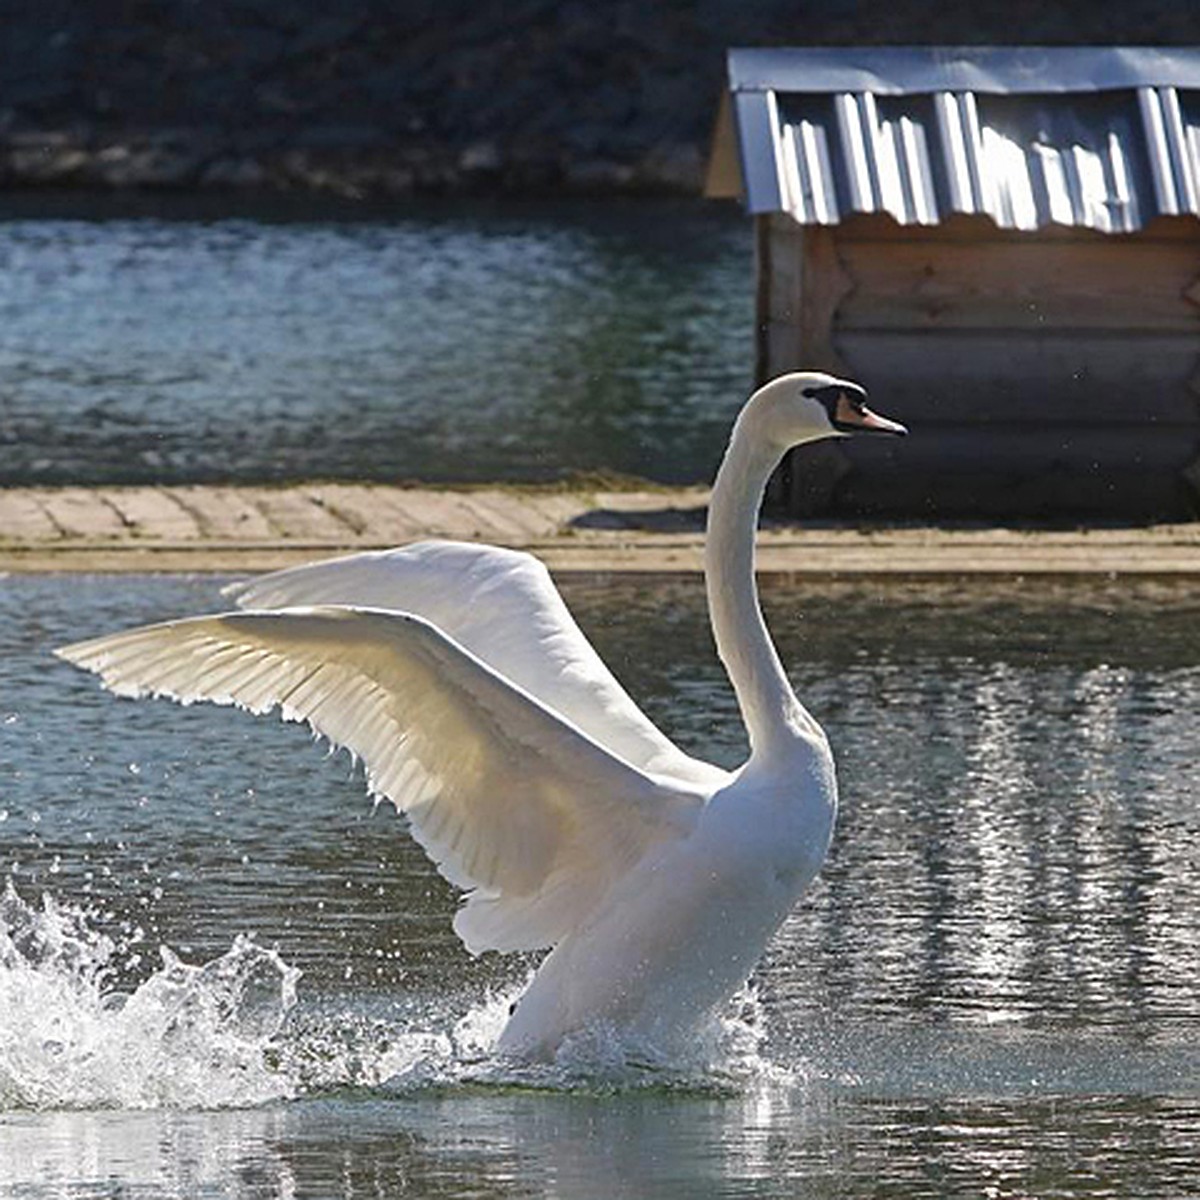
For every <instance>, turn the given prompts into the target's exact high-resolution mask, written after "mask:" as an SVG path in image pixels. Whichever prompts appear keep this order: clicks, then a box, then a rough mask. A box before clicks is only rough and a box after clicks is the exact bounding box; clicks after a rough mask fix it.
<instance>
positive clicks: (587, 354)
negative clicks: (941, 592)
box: [0, 199, 753, 485]
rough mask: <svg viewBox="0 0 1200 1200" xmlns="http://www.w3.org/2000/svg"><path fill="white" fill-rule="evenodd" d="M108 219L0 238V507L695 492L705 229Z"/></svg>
mask: <svg viewBox="0 0 1200 1200" xmlns="http://www.w3.org/2000/svg"><path fill="white" fill-rule="evenodd" d="M8 203H9V205H10V207H11V204H12V202H11V201H10V202H8ZM130 203H131V202H130V201H125V202H123V204H122V206H121V207H120V208H117V209H114V208H112V202H111V201H110V202H109V203H108V209H107V213H106V206H105V204H103V203H101V202H100V201H99V200H97V199H88V200H85V201H83V202H78V201H75V202H72V201H69V200H68V201H62V200H60V201H57V202H56V203H55V205H54V207H53V208H52V207H51V203H50V201H49V200H46V199H42V200H38V201H34V202H28V201H27V202H26V203H25V204H24V205H23V206H22V209H21V211H20V212H11V213H5V212H2V211H0V218H4V217H7V219H0V484H10V485H11V484H15V483H38V482H43V483H95V482H104V483H111V482H155V483H162V482H185V481H197V480H200V481H212V480H239V481H247V482H252V483H253V482H259V481H262V480H283V479H296V478H314V477H319V478H334V477H340V478H347V477H349V478H355V479H377V480H396V479H406V480H407V479H426V480H468V481H474V480H493V479H522V480H528V479H556V478H560V477H562V476H564V475H569V474H571V473H573V472H581V471H583V472H587V471H618V472H624V473H630V474H634V475H641V476H645V477H648V478H652V479H658V480H664V481H670V482H694V481H700V480H707V479H708V478H709V477H710V475H711V472H712V470H713V468H714V466H715V463H716V460H717V458H718V456H719V455H720V453H721V450H722V449H723V447H724V441H725V438H726V435H727V431H728V425H729V422H730V420H731V419H732V417H733V415H734V414H735V413H736V411H737V407H738V405H739V404H740V402H741V401H742V400H743V399H744V398H745V396H746V395H747V394H748V392H749V388H750V384H751V374H752V369H753V349H752V344H751V337H752V327H753V302H752V289H753V273H752V272H753V267H752V249H751V234H750V225H749V222H748V221H747V220H746V219H745V218H744V217H743V216H742V215H741V214H740V213H739V212H737V211H736V210H735V209H733V208H732V207H730V206H713V205H703V204H700V203H690V204H687V203H674V204H673V203H640V204H615V205H614V204H587V203H578V204H562V203H559V204H555V205H544V206H538V205H532V204H526V205H518V204H508V205H503V206H487V205H483V204H469V205H468V204H463V203H458V204H452V203H448V202H447V203H443V204H439V205H428V206H425V207H421V208H414V207H407V208H401V209H391V210H386V211H375V212H369V211H364V210H361V209H350V210H349V211H346V210H344V209H327V210H313V209H312V208H311V207H310V208H292V209H285V210H281V209H276V210H273V211H269V212H263V211H261V210H260V211H255V212H251V213H248V214H246V215H244V216H231V215H229V212H228V205H226V206H225V207H224V208H222V209H218V210H214V211H211V212H210V211H206V209H205V208H204V207H201V206H198V205H196V204H195V203H191V204H185V203H183V202H181V201H174V202H171V203H163V202H160V203H159V204H157V205H154V206H150V205H148V204H145V203H144V205H143V208H142V210H141V211H133V210H131V208H130Z"/></svg>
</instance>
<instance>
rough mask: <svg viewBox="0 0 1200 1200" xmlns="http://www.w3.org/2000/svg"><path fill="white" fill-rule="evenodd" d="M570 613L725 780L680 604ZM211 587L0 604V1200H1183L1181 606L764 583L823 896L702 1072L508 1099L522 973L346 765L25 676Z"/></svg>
mask: <svg viewBox="0 0 1200 1200" xmlns="http://www.w3.org/2000/svg"><path fill="white" fill-rule="evenodd" d="M566 591H567V595H568V600H569V602H570V603H571V604H572V606H573V607H574V608H575V610H576V611H577V613H578V614H579V615H580V618H581V620H582V622H583V624H584V625H585V627H586V628H587V630H588V631H589V633H590V634H591V635H592V636H593V638H594V640H595V641H596V643H597V645H598V647H599V648H600V649H601V651H602V653H604V655H605V656H606V657H607V659H608V660H609V661H610V662H611V663H612V664H613V665H614V667H615V669H616V670H617V672H618V674H620V675H621V677H622V678H623V679H624V680H625V681H626V683H627V684H628V686H629V687H630V689H631V690H632V691H633V693H634V694H635V695H636V696H637V697H638V698H639V699H640V700H641V701H642V702H643V703H644V704H645V707H646V708H647V710H648V711H649V712H650V713H651V714H652V715H653V716H654V717H655V718H656V719H657V720H659V721H660V722H661V723H662V724H663V725H664V726H665V727H666V728H667V729H668V730H670V731H671V732H672V733H673V734H674V735H675V736H676V737H677V738H678V740H679V741H680V742H681V743H683V744H684V745H685V746H686V747H687V748H688V749H690V750H692V751H694V752H697V753H702V754H706V755H708V756H710V757H712V758H714V759H717V760H720V761H722V762H726V763H730V762H734V761H736V760H737V758H738V756H739V754H740V753H741V751H742V746H743V743H742V735H741V732H740V729H739V727H738V722H737V716H736V709H735V707H734V705H733V701H732V697H731V695H730V694H729V691H728V688H727V686H726V684H725V682H724V679H723V677H722V675H721V673H720V671H719V668H718V666H717V664H716V663H715V661H714V659H713V655H712V651H711V647H710V643H709V640H708V635H707V630H706V625H705V619H704V609H703V601H702V594H701V590H700V586H699V584H698V583H693V582H678V581H665V580H664V581H651V582H650V584H649V585H648V584H647V582H646V581H638V582H636V583H630V582H620V581H604V580H596V581H591V582H587V581H576V582H572V583H571V584H570V585H569V586H568V587H567V589H566ZM216 593H217V581H211V580H204V579H184V578H177V577H175V578H129V579H115V578H100V577H97V578H72V579H49V578H10V579H6V580H3V581H2V583H0V644H3V645H4V646H5V648H6V653H5V655H4V656H3V658H2V659H0V813H2V814H3V819H2V820H0V869H3V871H4V872H5V874H6V875H7V876H9V877H10V878H11V879H12V880H13V882H14V884H15V888H16V893H15V895H11V896H10V897H9V898H8V900H6V901H4V908H3V909H0V915H2V916H3V919H4V920H3V927H4V929H5V931H6V932H5V934H4V935H3V936H0V1014H3V1016H2V1017H0V1194H4V1195H13V1196H20V1197H39V1198H41V1197H52V1196H53V1197H59V1196H63V1197H67V1196H69V1197H83V1196H87V1197H92V1196H105V1197H107V1196H117V1195H120V1196H125V1197H130V1196H136V1197H163V1196H179V1197H208V1196H213V1197H215V1196H237V1197H257V1196H276V1195H296V1196H322V1197H323V1196H343V1197H350V1196H361V1195H388V1196H391V1195H421V1196H463V1195H472V1196H508V1195H518V1196H520V1195H554V1196H568V1197H595V1196H629V1197H642V1196H651V1195H652V1196H680V1197H702V1196H721V1197H725V1196H728V1197H734V1196H738V1197H741V1196H745V1197H758V1196H763V1197H767V1196H770V1197H791V1196H818V1197H860V1196H861V1197H877V1196H896V1197H930V1198H935V1197H936V1198H941V1197H957V1196H963V1197H978V1196H1002V1197H1007V1196H1022V1197H1024V1196H1036V1197H1039V1198H1040V1197H1054V1196H1064V1197H1065V1196H1071V1197H1096V1196H1101V1197H1104V1196H1111V1197H1146V1198H1147V1200H1150V1198H1154V1200H1158V1198H1160V1197H1165V1196H1189V1195H1195V1194H1198V1193H1200V1156H1198V1154H1197V1146H1198V1145H1200V1048H1198V1044H1197V1039H1196V1036H1195V1031H1196V1028H1197V1020H1198V1018H1200V972H1198V970H1197V962H1198V954H1197V952H1198V950H1200V915H1198V914H1200V804H1198V800H1200V796H1198V788H1197V782H1198V779H1200V774H1198V772H1197V738H1196V729H1197V716H1198V714H1200V621H1198V619H1197V618H1198V616H1200V601H1198V600H1197V599H1196V597H1195V595H1194V592H1193V589H1192V587H1191V585H1189V584H1185V583H1180V584H1171V583H1153V582H1146V583H1117V582H1080V583H1075V584H1071V585H1066V584H1056V583H1048V582H1044V581H1043V582H1033V581H1031V582H1013V583H1007V584H980V583H976V584H971V585H969V586H964V585H959V584H923V585H889V586H879V585H875V584H851V583H845V584H823V585H805V584H796V583H790V584H788V583H778V584H775V585H773V586H771V587H770V588H769V589H768V590H767V593H766V601H767V606H768V609H769V611H770V615H771V618H772V622H773V627H774V629H775V630H776V632H777V635H778V638H779V642H780V645H781V649H782V652H783V657H784V660H785V662H787V663H788V664H789V667H790V670H791V673H792V676H793V679H794V682H795V683H796V685H797V690H798V692H799V693H800V695H801V696H802V698H803V699H804V700H805V701H806V702H807V703H808V705H809V707H810V708H811V709H812V711H813V712H814V713H815V714H816V715H817V716H818V717H819V718H820V719H821V721H822V722H823V723H824V725H825V727H826V729H827V730H828V732H829V734H830V737H831V740H832V742H833V744H834V747H835V751H836V753H837V756H838V761H839V770H840V778H841V784H842V793H843V807H842V812H841V816H840V820H839V827H838V832H837V835H836V838H835V842H834V846H833V850H832V853H831V856H830V859H829V861H828V863H827V865H826V868H825V870H824V871H823V873H822V875H821V877H820V879H819V880H818V883H817V884H816V886H815V887H814V888H813V890H812V891H811V893H810V894H809V896H808V897H807V898H806V899H805V900H804V901H803V902H802V903H801V905H800V906H799V907H798V908H797V910H796V911H795V913H794V914H793V916H792V918H791V919H790V920H789V921H788V922H787V924H786V925H785V927H784V928H783V930H782V931H781V932H780V934H779V936H778V937H777V938H776V940H775V942H774V943H773V945H772V947H771V950H770V952H769V954H768V956H767V958H766V960H765V961H764V962H763V964H762V966H761V968H760V969H759V971H758V972H757V974H756V977H755V980H754V986H753V991H752V993H750V994H748V995H746V996H743V997H741V998H740V999H739V1001H738V1003H737V1005H736V1006H735V1011H733V1012H731V1013H730V1014H728V1015H727V1020H726V1022H725V1026H724V1031H723V1033H722V1039H723V1040H720V1041H719V1043H718V1045H717V1050H716V1051H715V1052H714V1054H713V1055H710V1056H709V1058H708V1059H707V1060H706V1061H705V1062H703V1063H699V1062H697V1063H687V1064H680V1069H679V1071H678V1072H677V1073H671V1074H666V1075H664V1074H662V1073H661V1072H660V1073H657V1074H655V1073H647V1072H644V1071H638V1070H636V1069H633V1068H622V1067H619V1066H613V1065H610V1067H605V1066H604V1064H600V1065H599V1066H598V1067H597V1066H593V1067H592V1068H590V1069H588V1070H582V1069H579V1068H578V1064H576V1065H575V1068H571V1067H569V1066H567V1067H563V1068H561V1069H559V1070H556V1071H552V1072H549V1073H548V1074H546V1075H544V1076H538V1077H528V1076H514V1075H512V1074H511V1073H510V1074H505V1073H504V1072H503V1071H498V1070H496V1069H495V1068H494V1066H493V1065H491V1063H490V1061H489V1058H488V1053H487V1046H488V1039H489V1037H491V1036H494V1033H495V1031H496V1029H497V1028H498V1025H499V1023H500V1022H501V1021H502V1020H503V1016H504V1012H505V1008H506V1005H507V1002H508V998H509V997H510V996H511V994H512V992H513V990H514V989H515V988H517V987H519V986H520V983H521V981H522V980H523V979H524V977H525V972H526V970H527V967H528V964H527V963H524V962H515V963H514V962H510V961H506V960H501V959H498V958H497V957H496V956H486V957H484V958H482V959H478V960H472V959H470V958H468V957H467V956H466V955H465V953H463V952H462V950H461V948H460V947H459V946H458V944H457V943H456V942H455V940H454V939H453V936H452V934H451V933H450V931H449V922H450V917H451V915H452V912H453V906H454V897H453V895H452V894H451V891H450V889H449V888H448V887H446V886H445V885H444V884H443V883H442V882H441V881H440V880H439V879H438V878H437V877H436V876H435V875H434V873H433V872H432V870H431V869H430V868H429V867H428V865H427V864H426V863H425V861H424V859H423V857H422V856H421V854H420V852H419V851H417V850H416V849H414V847H413V846H412V843H411V842H410V841H409V840H408V839H407V837H406V835H405V833H404V831H403V825H402V823H401V822H400V821H399V820H398V819H396V818H395V817H394V816H392V815H390V814H389V813H388V812H386V811H385V810H383V809H380V810H379V811H377V812H375V813H372V811H371V808H370V805H369V803H368V802H367V800H366V799H365V797H364V794H363V788H362V783H361V780H360V778H358V776H357V775H356V774H355V773H354V772H352V771H351V769H350V766H349V764H348V762H347V760H346V759H345V758H344V757H340V756H339V757H334V758H328V757H325V756H324V755H323V753H322V751H321V750H320V749H319V748H318V747H315V746H313V745H311V743H310V740H309V738H308V736H307V734H306V733H305V732H304V731H303V730H301V729H298V728H296V727H286V726H283V725H281V724H279V723H277V722H275V721H273V720H266V719H260V720H257V721H256V720H254V719H252V718H249V717H245V716H243V715H241V714H238V713H234V712H228V711H225V710H219V709H211V708H202V707H201V708H196V709H192V710H186V711H185V710H182V709H179V708H177V707H174V706H171V705H169V704H166V703H153V702H145V703H132V702H127V701H118V700H115V699H113V698H112V697H109V696H107V695H105V694H104V693H102V692H101V691H99V690H98V688H97V687H96V685H95V682H94V680H93V679H91V678H90V677H85V676H83V675H80V674H78V673H75V672H73V671H72V670H71V669H70V668H68V667H66V666H65V665H63V664H61V663H58V662H57V661H55V660H52V659H50V658H49V657H48V650H49V648H50V647H51V646H53V645H55V644H58V643H61V642H64V641H67V640H71V639H75V638H79V637H83V636H86V635H88V634H90V633H93V632H99V631H102V630H108V629H112V628H115V627H118V626H121V625H126V624H131V623H135V622H140V621H146V620H152V619H156V618H159V617H165V616H172V615H178V614H183V613H187V612H193V611H200V610H204V609H208V608H211V607H214V606H216V605H217V604H218V600H217V595H216ZM43 893H47V894H49V895H50V896H52V897H55V898H56V900H57V907H54V908H52V909H51V910H50V911H49V912H48V913H41V912H39V911H37V909H38V906H39V904H40V897H41V895H42V894H43ZM251 933H252V934H254V935H255V940H254V942H252V943H251V942H246V941H244V940H239V938H240V937H241V935H246V934H251ZM105 938H107V939H109V941H107V942H106V941H105V940H104V939H105ZM6 939H7V940H6ZM162 943H166V944H168V945H170V946H172V947H173V948H174V949H175V951H176V952H177V953H178V954H179V956H180V958H181V959H182V963H177V962H170V961H168V962H167V963H166V964H164V962H163V961H162V960H161V959H160V957H159V946H160V944H162ZM105 955H108V958H107V965H106V966H104V967H103V969H101V960H103V959H104V958H105ZM189 964H190V965H191V966H190V967H189ZM202 964H209V965H208V966H207V967H205V969H204V970H203V971H197V970H195V969H193V968H195V967H198V966H200V965H202ZM297 968H298V969H300V970H301V971H302V972H303V974H302V975H301V976H300V977H299V979H296V978H295V974H294V971H295V969H297ZM293 989H294V1001H293V997H292V990H293ZM116 993H121V994H124V995H126V996H128V997H129V998H128V999H127V1000H125V1001H124V1002H123V1003H122V1002H120V1001H117V1000H115V999H114V998H113V997H114V994H116Z"/></svg>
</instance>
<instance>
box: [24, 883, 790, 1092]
mask: <svg viewBox="0 0 1200 1200" xmlns="http://www.w3.org/2000/svg"><path fill="white" fill-rule="evenodd" d="M160 954H161V960H162V961H161V965H160V966H159V967H158V968H157V970H155V971H154V972H153V973H152V974H151V975H150V976H149V978H147V979H146V980H145V981H144V982H143V983H141V984H140V985H139V986H137V987H136V988H135V989H134V990H132V991H128V992H123V991H119V990H117V988H116V987H115V985H114V979H115V977H116V975H117V973H118V972H117V966H118V963H119V960H120V957H121V948H120V947H119V945H118V944H117V943H116V942H115V941H114V940H113V939H112V938H110V937H109V936H107V935H106V934H104V933H102V932H99V931H98V930H97V929H96V928H95V927H94V926H93V924H92V923H91V920H90V918H89V914H88V913H87V912H85V911H84V910H82V909H77V908H73V907H71V906H70V905H66V904H61V903H59V902H56V901H55V900H54V899H53V898H51V897H44V898H43V900H42V904H41V907H40V908H35V907H34V906H32V905H30V904H28V903H27V902H26V901H25V900H23V899H22V898H21V897H20V896H19V895H18V894H17V892H16V890H15V889H14V887H13V885H12V882H11V881H9V882H8V884H7V887H6V889H5V892H4V894H3V898H2V899H0V1012H3V1013H4V1014H5V1020H4V1022H3V1024H2V1025H0V1110H4V1109H10V1110H11V1109H79V1108H121V1109H149V1108H177V1109H179V1108H187V1109H212V1108H244V1107H251V1106H255V1105H261V1104H265V1103H269V1102H271V1101H276V1100H284V1099H293V1098H298V1097H303V1096H309V1097H311V1096H319V1095H336V1094H345V1093H347V1092H348V1091H363V1092H366V1093H368V1094H370V1093H375V1094H383V1095H400V1094H404V1095H407V1094H412V1093H416V1092H421V1091H424V1090H427V1089H431V1088H436V1089H446V1088H451V1089H453V1088H458V1087H467V1088H476V1087H499V1088H513V1087H520V1088H546V1089H552V1090H571V1091H586V1092H590V1093H597V1092H600V1093H611V1092H614V1091H627V1090H635V1089H645V1088H651V1089H660V1090H682V1091H687V1092H692V1093H696V1092H702V1093H714V1092H715V1093H719V1094H725V1095H728V1094H742V1093H746V1092H751V1091H756V1090H759V1089H761V1088H763V1087H780V1086H789V1085H791V1084H794V1083H795V1082H797V1080H796V1077H795V1072H794V1071H785V1070H783V1069H782V1068H780V1067H778V1066H776V1065H774V1064H772V1063H770V1062H768V1061H767V1060H766V1059H765V1058H764V1057H763V1055H762V1053H761V1049H760V1029H761V1023H762V1022H761V1017H762V1014H761V1008H760V1004H759V1001H758V1000H757V997H756V996H755V995H754V994H753V993H752V992H751V991H749V990H747V991H746V992H744V993H743V994H742V996H741V997H739V999H738V1001H737V1002H736V1003H735V1005H734V1006H733V1007H731V1009H730V1010H729V1011H728V1012H727V1013H725V1014H723V1015H722V1016H721V1017H720V1018H714V1019H713V1020H711V1021H710V1022H709V1023H708V1024H707V1025H706V1026H705V1027H703V1028H702V1029H701V1030H699V1031H697V1032H696V1033H695V1034H694V1035H693V1036H691V1037H689V1039H688V1041H687V1043H686V1045H671V1046H657V1045H652V1044H647V1043H642V1042H639V1043H633V1042H631V1041H630V1040H629V1038H628V1037H627V1036H626V1035H624V1034H622V1032H621V1031H620V1030H618V1029H616V1028H614V1027H611V1026H608V1025H597V1026H594V1027H591V1028H588V1029H585V1030H583V1031H581V1032H580V1033H579V1034H577V1035H576V1036H574V1037H572V1038H570V1039H568V1040H567V1042H565V1043H564V1045H563V1046H562V1048H561V1049H560V1051H559V1053H558V1055H557V1056H556V1058H555V1059H554V1061H553V1062H549V1063H539V1064H529V1063H524V1062H519V1061H515V1060H511V1059H507V1058H505V1057H503V1056H500V1055H497V1054H496V1053H495V1051H494V1047H495V1044H496V1041H497V1039H498V1037H499V1035H500V1031H501V1029H502V1028H503V1027H504V1024H505V1021H506V1020H507V1018H508V1013H509V1011H510V1007H511V1005H512V1003H513V1001H514V1000H515V999H516V997H517V996H518V995H519V994H520V992H521V990H522V989H523V987H524V983H520V984H516V985H514V986H512V987H510V988H508V989H506V990H504V991H503V992H500V993H497V994H491V995H488V996H486V997H484V998H483V999H482V1000H478V1001H477V1002H475V1003H474V1004H471V1005H470V1006H469V1007H467V1008H466V1009H465V1010H464V1008H463V1004H464V1001H463V1000H462V998H461V997H446V996H442V997H431V996H424V997H403V998H399V999H398V1000H397V1002H396V1003H395V1004H394V1005H392V1006H391V1007H390V1008H389V1010H388V1011H387V1012H385V1013H383V1014H382V1015H381V1014H378V1013H376V1014H372V1013H370V1012H369V1011H365V1010H364V1008H363V1007H362V1005H361V1003H356V998H354V997H337V998H326V999H325V1000H324V1001H323V1000H322V999H321V998H319V997H318V998H312V999H310V1000H308V1001H307V1002H306V1003H305V1004H303V1005H298V1004H297V1000H296V985H297V981H298V979H299V975H300V973H299V971H297V970H296V969H295V968H294V967H291V966H289V965H288V964H287V963H286V962H285V961H284V960H283V959H282V958H281V957H280V956H279V954H278V953H277V952H275V951H273V950H268V949H265V948H263V947H262V946H259V945H257V944H256V943H255V942H254V941H253V940H252V939H251V938H248V937H244V936H242V937H238V938H237V939H236V940H235V941H234V943H233V945H232V946H231V947H230V949H229V950H228V951H226V952H225V953H224V954H223V955H221V956H220V957H218V958H215V959H213V960H212V961H211V962H208V963H205V964H203V965H200V966H195V965H190V964H188V963H185V962H184V961H182V960H181V959H180V958H179V957H178V956H176V955H175V954H174V953H172V952H171V951H170V950H167V949H165V948H164V949H163V950H161V951H160Z"/></svg>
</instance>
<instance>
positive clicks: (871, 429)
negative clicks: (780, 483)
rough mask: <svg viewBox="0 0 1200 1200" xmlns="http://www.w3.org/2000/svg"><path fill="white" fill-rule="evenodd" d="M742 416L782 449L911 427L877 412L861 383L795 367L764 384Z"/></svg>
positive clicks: (899, 431) (895, 433)
mask: <svg viewBox="0 0 1200 1200" xmlns="http://www.w3.org/2000/svg"><path fill="white" fill-rule="evenodd" d="M742 420H744V421H747V422H750V423H752V424H753V425H754V427H755V429H756V432H757V433H758V435H759V436H760V437H765V438H766V439H767V440H769V441H770V442H772V443H773V444H775V445H777V446H779V447H780V448H781V449H786V448H787V447H789V446H798V445H800V444H801V443H803V442H815V441H816V440H817V439H818V438H827V437H849V436H850V435H852V434H856V433H884V434H891V435H903V434H906V433H907V432H908V430H907V429H905V427H904V426H903V425H901V424H900V422H899V421H892V420H889V419H888V418H887V417H883V416H880V415H879V413H877V412H872V411H871V409H869V408H868V407H867V393H866V390H865V389H864V388H863V387H861V386H860V385H859V384H857V383H851V382H850V380H848V379H838V378H836V377H835V376H833V375H826V374H825V373H824V372H822V371H795V372H793V373H791V374H789V375H780V376H779V378H778V379H772V380H771V382H770V383H766V384H763V386H762V387H760V388H759V389H758V391H757V392H755V393H754V395H753V396H751V397H750V399H749V401H748V402H747V404H746V407H745V409H744V410H743V412H742Z"/></svg>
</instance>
